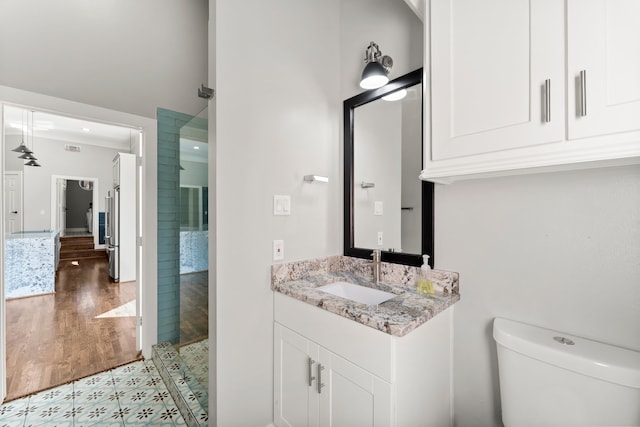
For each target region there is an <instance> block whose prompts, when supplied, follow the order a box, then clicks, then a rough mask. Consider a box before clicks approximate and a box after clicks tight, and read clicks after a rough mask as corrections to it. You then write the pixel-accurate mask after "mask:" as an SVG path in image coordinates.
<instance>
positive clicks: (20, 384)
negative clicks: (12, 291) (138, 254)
mask: <svg viewBox="0 0 640 427" xmlns="http://www.w3.org/2000/svg"><path fill="white" fill-rule="evenodd" d="M79 263H80V265H79V266H75V265H72V263H71V262H69V261H67V262H64V263H61V265H60V268H59V270H58V273H57V277H56V293H55V294H52V295H43V296H35V297H29V298H22V299H14V300H8V301H7V303H6V308H7V313H6V316H7V317H6V318H7V400H11V399H15V398H17V397H20V396H24V395H26V394H30V393H33V392H36V391H39V390H43V389H46V388H50V387H53V386H56V385H60V384H64V383H67V382H69V381H72V380H74V379H78V378H82V377H85V376H87V375H91V374H94V373H97V372H101V371H104V370H107V369H110V368H113V367H115V366H118V365H121V364H123V363H127V362H131V361H133V360H136V359H139V358H140V354H139V352H138V351H137V350H136V335H135V308H134V311H133V315H125V316H122V314H121V313H118V312H116V313H115V315H113V314H114V313H111V314H112V315H111V316H110V315H109V314H110V313H109V312H110V311H111V310H114V309H116V308H118V307H122V306H123V305H125V304H127V303H131V301H134V300H135V289H136V286H135V282H127V283H120V284H118V283H112V282H111V281H110V279H109V274H108V264H107V261H106V259H87V260H80V261H79ZM131 304H135V302H133V303H131ZM122 310H123V309H122V308H121V309H120V311H122ZM129 312H130V310H129Z"/></svg>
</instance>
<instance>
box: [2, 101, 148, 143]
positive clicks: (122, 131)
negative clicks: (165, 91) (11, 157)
mask: <svg viewBox="0 0 640 427" xmlns="http://www.w3.org/2000/svg"><path fill="white" fill-rule="evenodd" d="M4 119H5V124H4V128H5V134H6V135H21V134H22V132H23V130H24V141H25V143H26V144H27V146H28V145H30V143H31V139H32V137H34V138H36V139H40V138H44V139H53V140H59V141H65V142H68V143H70V144H87V145H98V146H101V147H110V148H115V149H117V150H120V151H126V152H129V151H131V145H130V140H131V139H132V138H133V136H134V134H137V130H135V129H131V128H127V127H123V126H114V125H109V124H104V123H97V122H90V121H87V120H81V119H77V118H72V117H65V116H60V115H55V114H50V113H45V112H42V111H32V110H25V109H22V108H16V107H11V106H5V110H4Z"/></svg>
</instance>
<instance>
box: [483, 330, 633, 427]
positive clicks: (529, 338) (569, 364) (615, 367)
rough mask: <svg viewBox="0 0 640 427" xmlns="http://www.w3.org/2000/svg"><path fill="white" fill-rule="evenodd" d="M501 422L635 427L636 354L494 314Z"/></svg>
mask: <svg viewBox="0 0 640 427" xmlns="http://www.w3.org/2000/svg"><path fill="white" fill-rule="evenodd" d="M493 338H494V339H495V340H496V344H497V349H498V371H499V376H500V400H501V403H502V422H503V423H504V425H505V426H506V427H522V426H640V352H637V351H633V350H629V349H625V348H621V347H616V346H612V345H608V344H604V343H601V342H597V341H592V340H588V339H585V338H580V337H576V336H572V335H568V334H565V333H562V332H558V331H553V330H550V329H543V328H539V327H535V326H531V325H526V324H524V323H520V322H515V321H512V320H507V319H502V318H496V319H495V320H494V322H493Z"/></svg>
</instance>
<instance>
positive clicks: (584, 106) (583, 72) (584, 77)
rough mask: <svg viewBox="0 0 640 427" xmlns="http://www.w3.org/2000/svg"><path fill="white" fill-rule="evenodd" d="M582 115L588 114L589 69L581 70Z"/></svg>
mask: <svg viewBox="0 0 640 427" xmlns="http://www.w3.org/2000/svg"><path fill="white" fill-rule="evenodd" d="M578 115H579V116H580V117H584V116H586V115H587V70H580V110H579V111H578Z"/></svg>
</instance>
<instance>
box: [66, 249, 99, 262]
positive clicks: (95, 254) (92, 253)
mask: <svg viewBox="0 0 640 427" xmlns="http://www.w3.org/2000/svg"><path fill="white" fill-rule="evenodd" d="M106 257H107V252H106V251H105V250H104V249H98V250H94V249H91V250H84V251H83V250H80V251H67V252H62V251H61V252H60V261H68V260H75V259H88V258H106Z"/></svg>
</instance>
